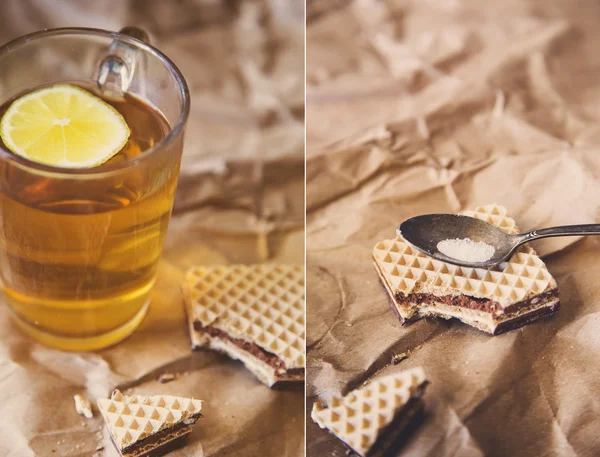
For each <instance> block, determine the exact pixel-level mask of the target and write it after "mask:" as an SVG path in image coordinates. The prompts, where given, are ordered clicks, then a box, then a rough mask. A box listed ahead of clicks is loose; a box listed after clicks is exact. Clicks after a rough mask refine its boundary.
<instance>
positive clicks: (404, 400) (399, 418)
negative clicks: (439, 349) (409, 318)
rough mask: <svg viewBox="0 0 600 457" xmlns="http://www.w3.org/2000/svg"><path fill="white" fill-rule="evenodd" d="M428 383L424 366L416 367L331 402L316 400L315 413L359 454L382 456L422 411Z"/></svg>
mask: <svg viewBox="0 0 600 457" xmlns="http://www.w3.org/2000/svg"><path fill="white" fill-rule="evenodd" d="M426 386H427V380H426V379H425V374H424V373H423V370H422V369H421V368H413V369H411V370H406V371H403V372H400V373H395V374H391V375H388V376H384V377H382V378H379V379H376V380H373V381H371V382H369V383H368V384H367V385H365V386H363V387H361V388H359V389H356V390H353V391H352V392H350V393H349V394H347V395H346V396H344V397H341V396H334V397H333V398H332V399H331V401H330V404H329V405H328V406H321V405H319V404H318V403H315V404H314V405H313V409H312V413H311V417H312V419H313V420H314V421H315V422H316V423H317V424H318V425H319V427H321V428H327V429H328V430H329V431H330V432H331V433H333V434H334V435H335V436H337V437H338V438H339V439H340V440H342V441H343V442H344V443H345V444H346V445H348V446H349V447H350V448H351V449H352V450H353V451H354V452H356V453H357V454H359V455H361V456H365V457H367V456H368V457H375V456H380V455H383V454H385V452H386V450H388V448H389V447H390V446H391V445H392V444H393V443H394V441H395V440H396V439H397V438H398V437H400V436H401V435H402V432H403V431H404V429H405V428H406V427H407V426H408V425H409V424H410V422H411V420H412V419H413V418H414V416H415V415H416V414H417V413H419V412H420V411H422V409H423V402H422V399H421V397H422V395H423V394H424V392H425V388H426Z"/></svg>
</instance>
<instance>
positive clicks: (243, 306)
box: [184, 264, 305, 387]
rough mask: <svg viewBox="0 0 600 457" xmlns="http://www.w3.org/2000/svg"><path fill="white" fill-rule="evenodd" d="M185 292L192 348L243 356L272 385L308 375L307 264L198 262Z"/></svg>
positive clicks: (238, 356) (267, 383) (249, 366)
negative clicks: (305, 267) (205, 263)
mask: <svg viewBox="0 0 600 457" xmlns="http://www.w3.org/2000/svg"><path fill="white" fill-rule="evenodd" d="M184 295H185V301H186V309H187V314H188V323H189V329H190V335H191V340H192V348H193V349H197V348H201V347H208V348H210V349H213V350H217V351H220V352H223V353H225V354H227V355H229V356H230V357H231V358H233V359H237V360H240V361H241V362H243V363H244V365H245V366H246V367H247V368H248V370H250V371H251V372H252V373H254V375H255V376H256V377H257V378H258V379H260V380H261V381H262V382H263V383H265V384H266V385H267V386H269V387H271V386H273V385H274V384H275V383H279V382H289V381H302V380H303V379H304V366H305V349H304V267H302V266H296V265H274V264H273V265H272V264H264V265H228V266H225V265H217V266H208V267H195V268H192V269H190V270H189V271H188V272H187V274H186V280H185V283H184Z"/></svg>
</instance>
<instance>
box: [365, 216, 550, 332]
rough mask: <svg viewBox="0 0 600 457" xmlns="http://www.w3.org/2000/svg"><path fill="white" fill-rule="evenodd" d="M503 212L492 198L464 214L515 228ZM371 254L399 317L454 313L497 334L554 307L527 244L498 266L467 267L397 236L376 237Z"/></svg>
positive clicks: (547, 280) (539, 264) (509, 230)
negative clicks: (413, 246)
mask: <svg viewBox="0 0 600 457" xmlns="http://www.w3.org/2000/svg"><path fill="white" fill-rule="evenodd" d="M506 213H507V212H506V209H505V208H504V207H502V206H498V205H496V204H491V205H487V206H481V207H478V208H477V209H476V210H475V211H466V212H464V213H463V214H464V215H466V216H471V217H475V218H477V219H482V220H484V221H487V222H489V223H491V224H494V225H496V226H498V227H500V228H501V229H503V230H504V231H505V232H507V233H510V234H515V233H519V230H518V228H517V226H516V224H515V221H514V220H513V219H511V218H510V217H508V216H507V215H506ZM373 259H374V264H375V268H376V270H377V273H378V274H379V277H380V279H381V282H382V284H383V285H384V287H385V289H386V290H387V292H388V294H389V296H390V298H391V303H392V307H393V309H394V310H395V311H396V312H397V313H398V315H399V316H400V319H401V321H402V323H408V322H411V321H414V320H417V319H420V318H422V317H426V316H436V317H442V318H445V319H451V318H457V319H460V320H461V321H463V322H465V323H466V324H468V325H471V326H473V327H476V328H478V329H480V330H482V331H484V332H487V333H491V334H494V335H496V334H498V333H501V332H503V331H506V330H511V329H513V328H517V327H520V326H522V325H525V324H528V323H530V322H532V321H534V320H537V319H539V318H540V317H542V316H546V315H548V314H552V313H554V312H555V311H557V310H558V308H559V297H558V288H557V285H556V281H555V280H554V278H553V277H552V276H551V275H550V273H549V272H548V269H547V268H546V265H545V264H544V262H543V261H542V260H541V259H540V258H539V256H538V255H537V254H536V252H535V251H534V250H533V249H532V248H531V247H530V246H529V245H524V246H521V247H520V248H519V249H518V250H517V251H516V253H515V254H514V255H513V256H512V257H511V258H510V260H509V261H508V262H505V263H503V264H501V265H499V266H497V267H494V268H491V269H483V268H466V267H460V266H457V265H451V264H448V263H445V262H441V261H439V260H435V259H433V258H431V257H428V256H426V255H425V254H422V253H421V252H419V251H417V250H416V249H414V248H412V247H411V246H410V245H409V244H408V243H406V242H405V241H404V239H403V238H402V237H400V236H398V237H396V238H395V239H391V240H384V241H381V242H379V243H377V245H376V246H375V248H374V249H373Z"/></svg>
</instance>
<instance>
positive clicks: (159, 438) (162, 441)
mask: <svg viewBox="0 0 600 457" xmlns="http://www.w3.org/2000/svg"><path fill="white" fill-rule="evenodd" d="M200 417H202V414H200V413H198V414H193V415H192V416H190V417H189V418H187V419H186V420H184V421H181V422H179V423H177V424H175V425H174V426H173V427H169V428H166V429H164V430H161V431H160V432H157V433H154V434H152V435H150V436H147V437H146V438H143V439H141V440H139V441H136V442H134V443H132V444H130V445H128V446H125V447H124V448H123V450H122V454H123V455H130V454H133V455H139V456H140V457H141V456H142V455H147V454H150V453H152V452H154V451H156V450H157V449H161V450H162V449H165V448H166V447H167V446H169V445H171V443H173V444H174V445H175V446H176V445H177V444H178V443H180V440H183V439H184V437H185V436H186V435H187V434H188V433H189V432H191V431H192V428H191V426H192V425H194V423H195V422H196V421H197V420H198V419H199V418H200ZM184 428H189V431H187V432H186V433H185V434H183V435H180V436H178V437H176V438H171V439H169V436H170V435H175V434H176V433H177V432H179V431H180V430H182V429H184ZM173 439H174V440H175V441H177V443H174V441H172V440H173ZM141 448H147V450H145V451H144V452H143V453H142V454H137V453H138V452H139V451H140V449H141Z"/></svg>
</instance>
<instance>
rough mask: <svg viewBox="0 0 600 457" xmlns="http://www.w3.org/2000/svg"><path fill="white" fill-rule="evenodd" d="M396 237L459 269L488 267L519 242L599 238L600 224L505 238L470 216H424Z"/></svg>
mask: <svg viewBox="0 0 600 457" xmlns="http://www.w3.org/2000/svg"><path fill="white" fill-rule="evenodd" d="M398 235H400V236H402V237H403V238H404V239H405V240H406V241H407V242H408V243H410V244H411V245H412V246H414V247H415V249H417V250H419V251H421V252H422V253H423V254H426V255H428V256H430V257H433V258H434V259H437V260H441V261H443V262H447V263H452V264H455V265H460V266H463V267H474V268H475V267H477V268H490V267H493V266H495V265H498V264H499V263H502V262H504V261H505V260H507V259H508V258H509V257H510V256H511V255H512V254H513V252H514V251H515V250H516V249H517V248H518V247H519V246H520V245H522V244H523V243H527V242H529V241H533V240H537V239H539V238H547V237H551V236H582V235H600V224H584V225H565V226H561V227H550V228H544V229H539V230H533V231H531V232H526V233H519V234H517V235H509V234H508V233H506V232H505V231H504V230H502V229H500V228H499V227H496V226H495V225H492V224H490V223H488V222H485V221H482V220H480V219H475V218H473V217H469V216H461V215H457V214H425V215H422V216H416V217H412V218H410V219H407V220H406V221H404V222H403V223H402V224H400V226H399V227H398ZM440 248H441V250H440ZM448 254H451V255H448Z"/></svg>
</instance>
